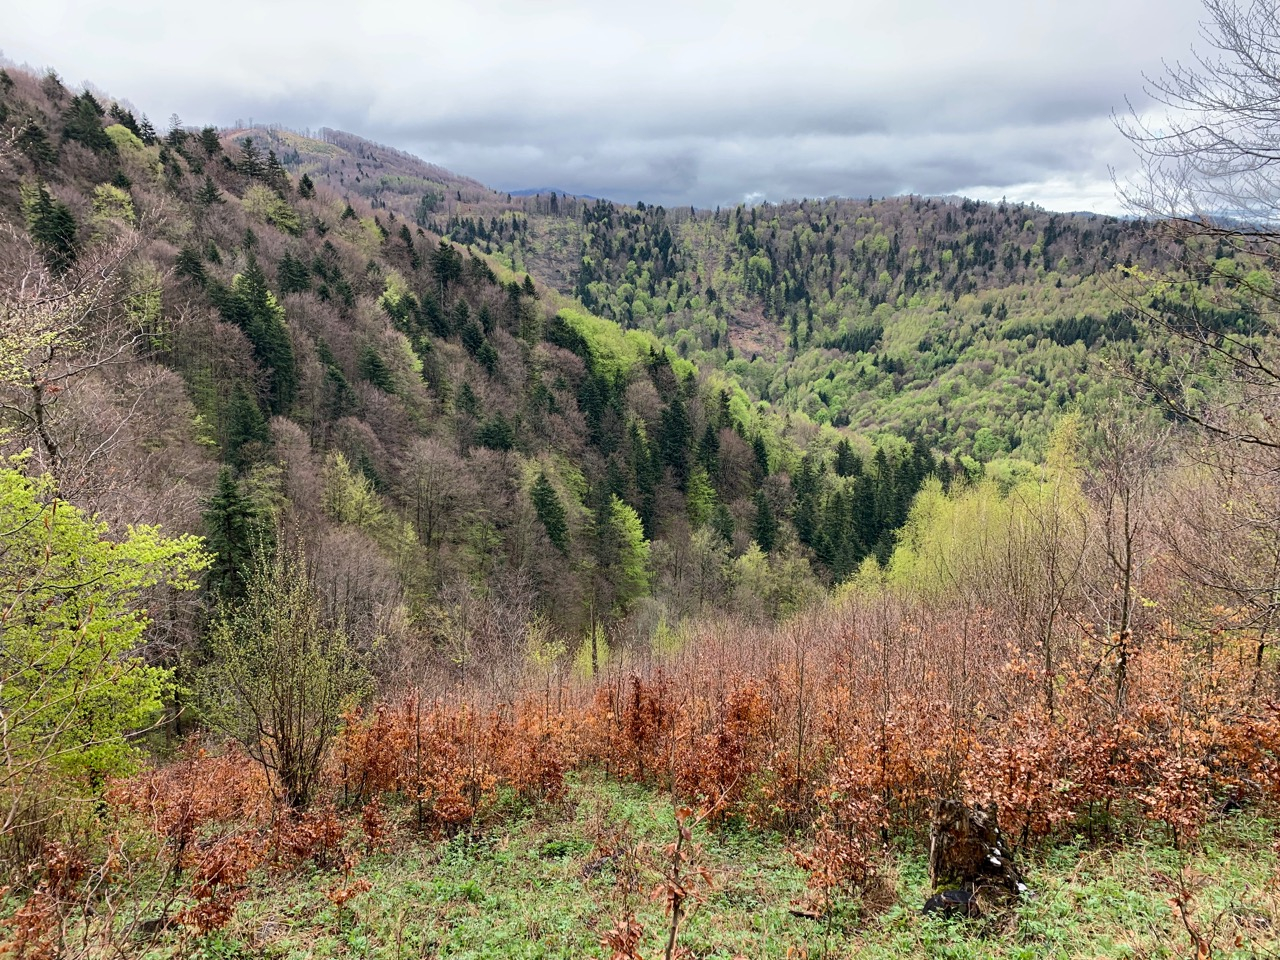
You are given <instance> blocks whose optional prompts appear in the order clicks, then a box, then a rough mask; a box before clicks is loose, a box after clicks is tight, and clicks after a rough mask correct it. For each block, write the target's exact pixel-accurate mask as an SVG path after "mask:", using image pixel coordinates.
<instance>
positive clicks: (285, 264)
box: [276, 251, 311, 296]
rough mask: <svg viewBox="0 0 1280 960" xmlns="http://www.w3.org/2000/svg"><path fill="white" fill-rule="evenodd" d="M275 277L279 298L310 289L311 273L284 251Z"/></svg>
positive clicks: (305, 266) (295, 258)
mask: <svg viewBox="0 0 1280 960" xmlns="http://www.w3.org/2000/svg"><path fill="white" fill-rule="evenodd" d="M276 277H277V284H278V286H279V288H280V294H281V296H287V295H288V294H291V293H302V292H303V291H304V290H310V289H311V271H310V270H309V269H308V268H307V265H306V264H305V263H303V262H302V261H301V260H299V259H298V258H297V257H294V256H291V255H290V254H289V252H288V251H285V254H284V256H283V257H281V258H280V265H279V266H278V267H277V268H276Z"/></svg>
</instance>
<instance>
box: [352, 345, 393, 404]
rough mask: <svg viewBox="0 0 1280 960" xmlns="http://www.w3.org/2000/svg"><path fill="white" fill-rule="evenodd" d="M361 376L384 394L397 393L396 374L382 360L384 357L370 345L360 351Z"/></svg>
mask: <svg viewBox="0 0 1280 960" xmlns="http://www.w3.org/2000/svg"><path fill="white" fill-rule="evenodd" d="M360 376H362V377H364V378H365V379H366V380H368V381H369V382H370V383H372V384H373V385H374V386H375V387H377V388H378V389H379V390H381V391H382V392H383V393H395V392H396V378H395V374H394V373H392V372H391V368H390V367H389V366H387V362H386V361H385V360H383V359H382V355H381V354H380V353H378V351H377V350H375V349H374V348H373V347H372V346H370V345H366V346H365V348H364V349H363V350H361V351H360Z"/></svg>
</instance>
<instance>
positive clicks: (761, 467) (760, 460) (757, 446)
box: [751, 433, 769, 479]
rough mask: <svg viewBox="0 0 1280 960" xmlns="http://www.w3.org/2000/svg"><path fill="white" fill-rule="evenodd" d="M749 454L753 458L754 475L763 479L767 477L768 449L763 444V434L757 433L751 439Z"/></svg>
mask: <svg viewBox="0 0 1280 960" xmlns="http://www.w3.org/2000/svg"><path fill="white" fill-rule="evenodd" d="M751 453H752V454H753V456H754V457H755V463H756V474H757V476H758V477H760V479H764V478H765V477H767V476H768V475H769V449H768V447H766V446H765V444H764V434H763V433H757V434H756V435H755V437H754V438H753V439H752V441H751Z"/></svg>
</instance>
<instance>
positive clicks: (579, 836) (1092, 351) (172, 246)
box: [0, 8, 1280, 960]
mask: <svg viewBox="0 0 1280 960" xmlns="http://www.w3.org/2000/svg"><path fill="white" fill-rule="evenodd" d="M1215 9H1217V8H1215ZM1278 49H1280V47H1278ZM122 93H123V92H122ZM1231 129H1232V131H1233V132H1235V131H1236V129H1237V128H1236V127H1232V128H1231ZM0 131H3V135H2V136H0V456H3V462H0V957H8V956H13V957H19V958H33V960H34V958H40V960H43V958H53V957H71V958H77V960H79V958H90V957H94V958H96V957H117V958H134V957H137V958H160V957H165V958H169V957H172V958H179V957H181V958H192V957H198V958H215V957H216V958H241V957H244V958H247V957H272V958H301V957H320V956H367V957H381V958H388V960H389V958H394V960H402V958H403V957H406V956H420V957H429V956H474V957H498V956H529V957H565V958H567V957H580V956H601V957H610V958H612V960H640V958H641V957H652V956H661V957H663V960H674V958H676V957H681V956H706V957H737V956H766V957H777V958H782V957H786V958H788V960H791V958H796V957H809V956H814V957H816V956H839V955H859V956H861V955H866V956H880V957H897V956H920V957H926V956H927V957H934V956H940V955H947V956H956V957H989V956H1000V957H1009V958H1026V957H1030V956H1048V955H1061V956H1106V957H1134V956H1182V955H1192V956H1196V957H1198V958H1200V957H1210V956H1219V955H1222V956H1232V957H1240V958H1244V957H1254V956H1264V955H1272V954H1274V953H1275V952H1276V950H1277V949H1278V946H1277V931H1280V901H1277V898H1276V896H1275V892H1274V891H1275V879H1276V870H1277V865H1276V850H1275V848H1274V845H1273V840H1274V833H1275V815H1276V810H1277V803H1278V802H1280V788H1278V787H1277V784H1278V783H1280V780H1278V779H1277V774H1278V771H1280V710H1278V709H1277V703H1280V669H1278V667H1280V663H1278V661H1277V657H1276V649H1275V641H1274V631H1275V625H1276V619H1277V616H1278V615H1280V587H1278V586H1277V584H1276V571H1277V570H1280V524H1277V521H1276V517H1277V516H1280V507H1278V506H1277V505H1278V504H1280V485H1278V484H1277V477H1280V470H1278V469H1277V451H1280V431H1277V429H1276V426H1275V425H1276V424H1277V423H1280V413H1277V411H1276V404H1275V398H1276V397H1277V396H1280V389H1278V387H1280V373H1278V372H1277V371H1280V361H1277V359H1276V356H1277V345H1276V340H1275V337H1274V328H1275V317H1276V313H1277V300H1278V299H1280V286H1278V285H1276V284H1275V283H1274V269H1273V265H1274V262H1275V260H1274V250H1273V247H1274V235H1273V234H1272V233H1269V232H1267V231H1266V230H1263V229H1258V230H1249V229H1245V228H1244V227H1242V226H1241V225H1240V224H1239V223H1237V222H1225V223H1218V222H1214V221H1211V220H1208V219H1207V218H1205V217H1200V216H1182V217H1163V218H1162V217H1157V216H1155V215H1153V216H1152V217H1150V218H1149V219H1143V220H1134V221H1119V220H1115V219H1108V218H1104V217H1095V216H1090V215H1077V214H1072V215H1067V214H1053V213H1048V212H1046V211H1043V210H1039V209H1037V208H1031V207H1024V206H1018V205H1012V204H1003V203H1001V204H979V203H975V202H971V201H964V200H939V199H926V198H918V197H900V198H893V199H885V200H874V199H867V200H862V199H858V200H843V199H842V200H836V199H829V200H822V201H808V200H806V201H799V202H794V203H786V204H781V205H767V204H766V205H759V206H755V207H745V206H743V207H738V208H735V209H732V210H720V211H700V210H695V209H690V210H683V209H682V210H674V211H672V210H664V209H662V208H661V207H653V206H649V205H645V204H642V203H637V204H636V205H635V206H634V207H629V206H623V205H619V204H614V203H610V202H607V201H598V200H590V201H588V200H583V199H579V198H574V197H565V196H560V195H556V194H535V195H532V196H518V195H517V196H512V195H507V194H504V193H498V192H495V191H493V190H490V189H488V188H486V187H484V186H483V185H481V184H479V183H476V182H474V181H471V180H468V179H465V178H463V177H460V176H457V175H455V174H452V173H450V172H448V171H445V170H443V169H440V168H439V167H435V166H433V165H430V164H427V163H424V162H422V161H420V160H417V159H416V158H413V157H411V156H408V155H407V154H403V153H400V152H397V151H394V150H391V149H389V148H385V147H381V146H377V145H374V144H371V143H369V142H368V141H365V140H362V139H360V138H358V137H355V136H353V135H349V134H344V133H338V132H334V131H322V132H321V133H320V135H319V136H318V137H315V138H312V137H309V136H303V135H300V134H298V133H296V132H291V131H288V130H283V129H278V128H272V127H254V128H251V129H219V128H215V127H205V128H203V129H198V130H197V129H190V128H188V127H186V126H184V125H183V124H182V122H181V120H180V119H179V118H178V117H176V116H175V117H173V118H171V119H170V121H169V122H168V124H167V126H166V128H165V129H164V130H157V129H156V128H155V127H154V125H153V124H152V123H151V122H149V121H148V119H147V118H146V117H145V116H142V115H140V114H138V113H136V112H135V111H134V110H133V109H132V108H131V107H130V106H129V105H128V103H127V101H124V100H116V99H113V98H112V97H111V96H109V95H108V94H106V93H103V92H100V91H97V90H95V89H83V90H73V89H69V88H68V87H67V86H66V85H65V84H64V83H63V82H62V81H61V80H60V79H59V78H58V76H57V75H56V74H55V73H52V72H50V73H47V74H45V75H43V76H39V75H35V74H32V73H29V72H26V71H23V70H18V69H14V68H9V69H7V70H0ZM1272 213H1274V211H1272ZM1263 222H1267V223H1269V222H1271V221H1267V220H1265V218H1264V221H1263ZM957 838H960V840H962V841H963V842H958V841H957ZM922 904H926V910H925V913H924V914H922V913H921V912H920V907H921V906H922Z"/></svg>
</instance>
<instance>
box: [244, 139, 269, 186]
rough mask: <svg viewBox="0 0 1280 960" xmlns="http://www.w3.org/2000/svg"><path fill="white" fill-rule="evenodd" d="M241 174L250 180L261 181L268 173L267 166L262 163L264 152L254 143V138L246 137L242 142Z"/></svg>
mask: <svg viewBox="0 0 1280 960" xmlns="http://www.w3.org/2000/svg"><path fill="white" fill-rule="evenodd" d="M237 167H238V168H239V170H240V172H241V173H242V174H244V175H245V176H246V177H248V178H249V179H250V180H260V179H262V176H263V174H264V173H266V169H267V168H266V164H264V163H263V161H262V151H260V150H259V149H258V148H257V147H256V146H254V143H253V137H245V138H244V139H243V140H241V141H240V162H239V163H238V164H237Z"/></svg>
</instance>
